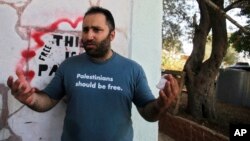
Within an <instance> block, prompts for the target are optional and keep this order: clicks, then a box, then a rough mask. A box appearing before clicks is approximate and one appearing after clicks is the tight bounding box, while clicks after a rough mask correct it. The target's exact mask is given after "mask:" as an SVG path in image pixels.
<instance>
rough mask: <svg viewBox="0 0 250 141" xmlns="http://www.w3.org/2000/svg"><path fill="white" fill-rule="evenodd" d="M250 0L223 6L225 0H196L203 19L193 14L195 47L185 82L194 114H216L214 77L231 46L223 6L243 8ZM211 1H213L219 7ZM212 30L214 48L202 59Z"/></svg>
mask: <svg viewBox="0 0 250 141" xmlns="http://www.w3.org/2000/svg"><path fill="white" fill-rule="evenodd" d="M248 1H249V0H237V1H231V2H232V3H231V5H229V6H228V7H226V8H224V4H225V1H224V0H197V3H198V5H199V10H200V19H199V23H197V21H196V19H195V18H194V21H193V25H194V38H193V51H192V53H191V55H190V57H189V58H188V60H187V62H186V64H185V66H184V71H185V72H186V78H185V85H186V88H187V91H188V106H187V110H188V111H189V112H190V113H191V115H192V116H193V117H195V118H208V119H213V118H215V92H214V90H215V89H214V88H215V85H214V84H215V78H216V76H217V74H218V72H219V68H220V65H221V63H222V61H223V58H224V57H225V55H226V51H227V49H228V42H227V41H228V38H227V29H226V16H225V14H224V13H222V12H221V10H224V11H229V10H230V9H233V8H236V7H237V8H240V6H242V3H243V2H248ZM209 2H212V3H214V4H215V5H216V6H217V7H218V8H219V10H218V9H216V8H214V7H213V6H211V5H210V4H209ZM210 32H211V33H212V45H211V47H212V51H211V54H210V56H209V58H208V59H207V60H205V61H203V60H204V56H205V47H206V40H207V36H208V34H209V33H210Z"/></svg>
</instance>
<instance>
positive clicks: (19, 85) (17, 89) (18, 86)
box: [11, 79, 21, 94]
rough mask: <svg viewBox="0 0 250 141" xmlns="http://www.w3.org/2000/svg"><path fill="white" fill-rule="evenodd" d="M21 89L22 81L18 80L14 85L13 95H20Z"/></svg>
mask: <svg viewBox="0 0 250 141" xmlns="http://www.w3.org/2000/svg"><path fill="white" fill-rule="evenodd" d="M19 88H21V83H20V80H19V79H17V80H16V81H15V82H14V83H13V85H12V89H11V92H12V94H15V93H18V91H19Z"/></svg>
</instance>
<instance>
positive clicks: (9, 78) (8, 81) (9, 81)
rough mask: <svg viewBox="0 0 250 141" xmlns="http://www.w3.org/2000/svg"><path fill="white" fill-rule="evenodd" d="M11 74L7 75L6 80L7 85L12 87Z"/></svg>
mask: <svg viewBox="0 0 250 141" xmlns="http://www.w3.org/2000/svg"><path fill="white" fill-rule="evenodd" d="M13 79H14V78H13V76H9V77H8V80H7V85H8V87H10V88H12V85H13Z"/></svg>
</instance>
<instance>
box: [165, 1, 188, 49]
mask: <svg viewBox="0 0 250 141" xmlns="http://www.w3.org/2000/svg"><path fill="white" fill-rule="evenodd" d="M190 9H191V7H190V6H189V5H188V4H187V2H186V1H185V0H179V1H176V0H163V23H162V37H163V41H162V42H163V49H165V50H168V51H171V50H176V51H181V48H182V43H181V40H180V37H181V35H183V34H185V32H188V31H185V30H183V29H182V27H181V25H184V24H185V23H188V24H187V25H190V21H191V20H190V19H191V18H190V16H189V15H188V14H187V13H188V12H187V11H189V10H190ZM185 29H190V28H185Z"/></svg>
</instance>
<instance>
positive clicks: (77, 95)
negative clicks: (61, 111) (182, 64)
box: [43, 52, 155, 141]
mask: <svg viewBox="0 0 250 141" xmlns="http://www.w3.org/2000/svg"><path fill="white" fill-rule="evenodd" d="M43 91H44V92H45V93H47V94H48V95H49V96H50V97H51V98H53V99H58V100H59V99H61V98H62V97H64V96H65V95H66V96H67V101H68V103H67V110H66V116H65V120H64V128H63V134H62V141H132V140H133V128H132V121H131V108H132V102H133V103H134V104H135V105H136V106H137V107H143V106H144V105H145V104H147V103H148V102H150V101H152V100H154V99H155V98H154V96H153V94H152V92H151V90H150V88H149V86H148V82H147V79H146V76H145V73H144V71H143V69H142V67H141V66H140V65H139V64H137V63H136V62H134V61H132V60H129V59H127V58H125V57H122V56H121V55H119V54H117V53H115V52H113V56H112V57H111V58H110V59H109V60H107V61H105V62H102V63H100V62H95V61H93V60H91V59H90V58H89V57H88V55H86V54H85V53H83V54H81V55H78V56H74V57H71V58H68V59H67V60H65V61H64V62H63V63H62V64H61V65H60V67H59V68H58V70H57V71H56V74H55V77H54V78H53V79H52V81H51V82H50V84H49V85H48V86H47V87H46V88H45V89H44V90H43Z"/></svg>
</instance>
